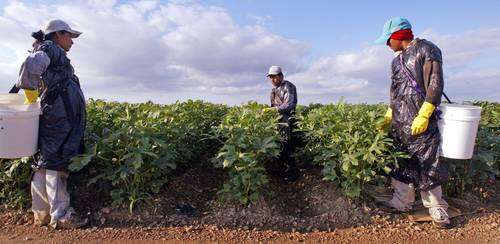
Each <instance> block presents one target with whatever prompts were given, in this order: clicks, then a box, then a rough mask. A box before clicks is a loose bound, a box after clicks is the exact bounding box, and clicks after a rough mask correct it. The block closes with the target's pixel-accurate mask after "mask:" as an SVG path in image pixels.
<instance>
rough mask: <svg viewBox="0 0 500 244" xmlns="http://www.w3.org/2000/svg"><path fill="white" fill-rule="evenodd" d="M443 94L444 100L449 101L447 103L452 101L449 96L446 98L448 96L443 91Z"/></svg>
mask: <svg viewBox="0 0 500 244" xmlns="http://www.w3.org/2000/svg"><path fill="white" fill-rule="evenodd" d="M443 96H444V98H446V100H448V102H449V103H453V102H452V101H451V100H450V98H448V96H446V93H444V92H443Z"/></svg>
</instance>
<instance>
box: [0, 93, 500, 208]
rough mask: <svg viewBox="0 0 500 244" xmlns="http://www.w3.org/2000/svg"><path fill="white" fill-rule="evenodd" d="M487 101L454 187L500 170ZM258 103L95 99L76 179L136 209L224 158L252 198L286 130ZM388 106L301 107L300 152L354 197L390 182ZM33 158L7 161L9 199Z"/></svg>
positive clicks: (241, 196) (231, 178) (1, 178)
mask: <svg viewBox="0 0 500 244" xmlns="http://www.w3.org/2000/svg"><path fill="white" fill-rule="evenodd" d="M476 104H477V105H480V106H482V107H483V114H482V121H481V125H480V128H479V132H478V139H477V148H476V154H475V156H474V158H473V159H472V160H464V161H458V160H454V161H451V160H450V161H449V164H450V168H451V170H452V179H451V180H450V182H449V183H448V184H447V185H446V186H445V189H446V191H447V193H448V194H451V195H460V194H463V193H464V192H465V191H466V190H467V189H470V188H472V187H475V186H477V185H480V184H488V183H491V182H493V181H495V180H496V179H497V178H498V177H499V176H500V160H499V158H500V146H499V145H500V121H499V117H500V104H498V103H489V102H477V103H476ZM265 107H266V105H261V104H257V103H248V104H245V105H241V106H235V107H228V106H225V105H218V104H211V103H206V102H202V101H187V102H177V103H175V104H170V105H158V104H153V103H143V104H128V103H115V102H104V101H99V100H90V101H89V103H88V124H87V135H86V153H85V154H84V155H80V156H79V157H77V158H74V160H73V162H72V164H71V165H70V166H69V170H71V171H73V172H74V177H72V179H71V180H72V184H77V185H79V186H82V187H88V188H92V189H93V191H96V193H95V194H96V195H103V194H104V195H106V196H109V197H110V199H111V201H112V205H113V206H123V207H125V206H126V207H127V208H129V210H130V211H133V210H134V208H135V207H136V206H138V205H140V204H147V203H148V201H149V199H151V197H152V196H154V195H155V194H157V193H158V192H159V191H160V190H161V189H162V187H163V186H164V185H165V184H166V183H167V182H168V181H169V180H171V179H172V177H175V174H174V173H175V171H176V170H177V169H178V168H189V167H201V166H203V167H207V166H209V167H215V168H217V169H219V170H220V171H222V172H223V173H224V174H225V175H226V176H227V177H225V178H224V179H225V183H224V184H223V186H222V187H221V189H219V196H220V198H221V199H223V200H227V201H232V202H235V203H239V204H241V205H244V206H246V205H249V204H251V203H252V202H255V201H257V200H258V199H259V197H260V195H259V194H260V191H261V189H262V188H263V187H265V186H266V184H267V183H268V175H267V173H266V166H267V165H269V164H273V163H274V159H275V158H276V157H277V156H278V154H279V153H280V143H281V140H282V135H280V133H279V131H278V130H277V128H278V125H279V116H278V114H277V113H276V112H270V113H269V112H263V108H265ZM385 109H386V105H383V104H378V105H366V104H358V105H352V104H345V103H342V102H341V103H338V104H329V105H319V104H312V105H310V106H299V107H298V108H297V121H298V129H297V131H296V133H295V134H296V135H297V138H298V139H299V141H300V143H299V144H300V145H299V147H298V148H297V150H296V155H295V156H296V158H297V160H298V161H301V162H306V163H308V164H313V165H316V166H320V167H322V169H323V176H324V178H323V179H324V180H327V181H330V182H331V184H336V185H338V186H340V187H341V188H342V190H343V192H344V193H345V195H346V196H347V197H349V198H354V199H363V198H364V197H366V196H367V194H366V189H368V188H367V187H366V186H367V185H383V184H385V183H386V182H387V179H386V176H385V175H386V172H387V170H388V167H387V165H388V164H389V163H396V162H397V161H398V159H399V158H401V157H406V155H405V154H404V153H401V152H397V151H395V150H394V146H393V144H392V140H391V139H390V138H389V137H388V134H387V133H386V132H379V131H377V130H376V129H375V128H376V125H377V123H378V122H379V121H380V119H381V116H382V115H383V114H384V112H385ZM30 161H31V159H28V158H26V159H22V160H1V161H0V203H1V204H2V205H4V206H7V207H9V208H25V207H26V206H28V205H29V180H30V179H29V176H30V173H29V168H30V163H31V162H30Z"/></svg>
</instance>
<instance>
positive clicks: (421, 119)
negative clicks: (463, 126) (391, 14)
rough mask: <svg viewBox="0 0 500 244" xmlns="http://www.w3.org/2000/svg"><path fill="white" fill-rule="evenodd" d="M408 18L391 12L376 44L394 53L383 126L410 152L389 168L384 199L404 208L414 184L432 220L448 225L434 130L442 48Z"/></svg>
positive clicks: (407, 207)
mask: <svg viewBox="0 0 500 244" xmlns="http://www.w3.org/2000/svg"><path fill="white" fill-rule="evenodd" d="M411 28H412V27H411V25H410V22H409V21H408V20H407V19H404V18H392V19H390V20H389V21H387V22H386V23H385V25H384V28H383V33H382V36H381V37H380V38H379V39H378V40H376V43H378V44H386V45H387V46H389V47H390V48H391V49H392V50H393V51H394V52H395V53H396V54H395V56H396V57H395V58H394V60H393V61H392V66H391V70H392V84H391V88H390V98H391V99H390V106H389V108H388V111H387V113H386V115H385V126H388V125H390V132H389V134H390V135H391V137H392V138H393V139H394V141H395V144H396V146H397V147H398V149H399V150H402V151H406V152H408V153H409V155H410V156H411V158H410V159H409V160H407V161H406V162H402V163H400V164H399V167H395V166H392V171H391V173H390V176H391V183H392V186H393V187H394V194H393V197H392V199H391V200H390V201H388V202H385V204H384V205H386V206H388V207H391V208H392V209H396V210H398V211H403V212H405V211H409V210H410V209H411V207H412V204H413V202H414V201H415V190H419V191H420V196H421V198H422V202H423V204H424V206H425V207H427V208H428V209H429V214H430V216H431V217H432V220H433V223H434V224H435V225H436V226H438V227H441V228H447V227H449V225H450V220H449V217H448V213H447V208H448V204H447V203H446V201H445V200H443V193H442V189H441V184H442V183H443V182H445V181H447V180H448V168H447V166H446V165H445V163H444V162H443V160H442V158H441V157H440V153H439V140H440V139H439V130H438V124H437V121H438V116H439V114H438V113H439V112H438V111H436V107H437V106H438V105H439V104H440V102H441V94H442V92H443V83H444V82H443V70H442V62H443V61H442V57H441V50H440V49H439V48H438V47H437V46H436V45H434V44H433V43H432V42H430V41H427V40H425V39H419V38H415V39H414V38H413V33H412V29H411Z"/></svg>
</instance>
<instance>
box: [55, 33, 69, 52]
mask: <svg viewBox="0 0 500 244" xmlns="http://www.w3.org/2000/svg"><path fill="white" fill-rule="evenodd" d="M55 42H56V43H57V44H59V46H61V47H62V49H64V50H65V51H66V52H68V51H69V49H71V46H73V38H72V35H71V33H69V32H65V31H64V32H57V33H56V40H55Z"/></svg>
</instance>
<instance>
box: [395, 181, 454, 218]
mask: <svg viewBox="0 0 500 244" xmlns="http://www.w3.org/2000/svg"><path fill="white" fill-rule="evenodd" d="M391 184H392V187H393V188H394V194H393V196H392V199H391V201H390V204H391V205H392V206H393V207H394V208H396V209H398V210H399V211H409V210H411V208H412V205H413V203H414V202H415V186H414V185H413V184H405V183H403V182H401V181H398V180H396V179H394V178H391ZM420 197H421V198H422V203H423V205H424V207H426V208H429V209H430V208H444V209H445V210H446V209H448V203H447V202H446V201H445V200H444V199H443V191H442V189H441V186H438V187H436V188H434V189H432V190H430V191H421V192H420Z"/></svg>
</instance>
